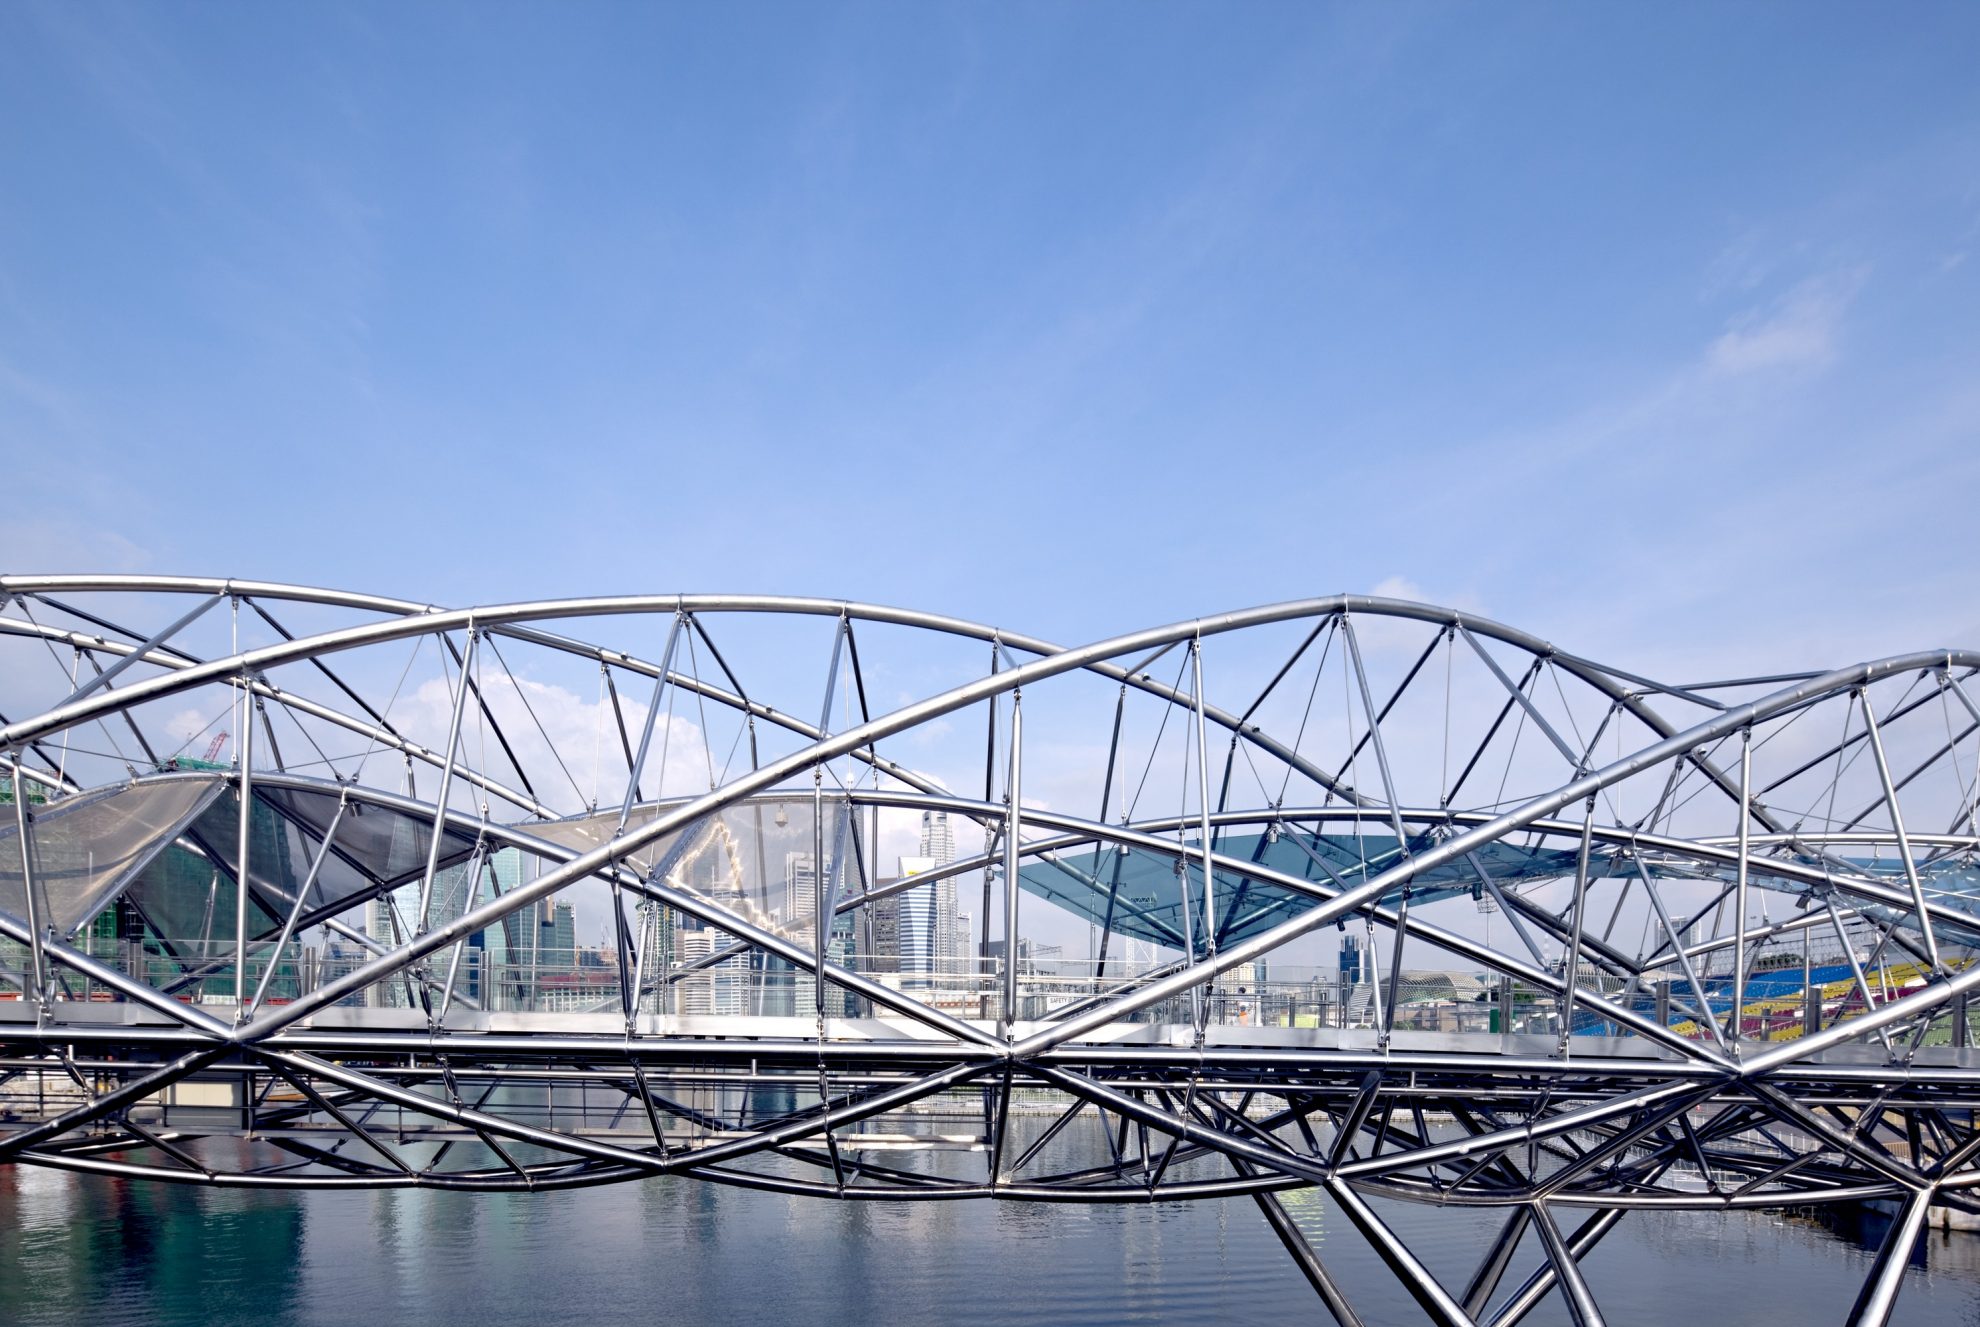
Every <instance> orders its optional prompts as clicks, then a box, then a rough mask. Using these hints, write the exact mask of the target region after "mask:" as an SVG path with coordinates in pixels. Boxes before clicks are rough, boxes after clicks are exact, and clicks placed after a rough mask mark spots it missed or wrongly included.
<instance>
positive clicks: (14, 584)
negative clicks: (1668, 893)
mask: <svg viewBox="0 0 1980 1327" xmlns="http://www.w3.org/2000/svg"><path fill="white" fill-rule="evenodd" d="M213 584H223V585H225V586H226V587H228V589H229V592H230V593H238V594H241V595H243V596H248V595H261V596H263V597H273V598H280V597H289V598H294V599H298V600H301V601H304V602H313V603H331V604H337V605H341V606H346V607H361V608H365V609H367V610H369V611H374V612H381V613H398V614H402V615H406V616H407V617H412V616H421V617H424V618H427V619H429V620H437V619H440V618H447V617H463V616H465V615H466V614H467V613H468V612H472V613H474V614H475V615H477V616H478V617H479V618H480V619H481V620H483V621H484V622H485V623H486V624H487V625H488V626H489V628H490V629H491V630H494V631H497V632H499V633H500V634H504V635H514V636H517V637H518V638H522V639H529V640H532V641H535V642H537V643H541V644H546V645H549V646H551V647H553V648H558V649H565V650H568V651H570V652H574V653H578V654H583V655H588V656H591V657H598V658H605V659H616V660H617V661H619V662H620V663H621V664H622V665H623V666H627V667H629V668H631V667H634V666H635V665H636V664H637V662H638V661H636V660H633V659H631V657H630V656H626V655H623V654H619V653H616V652H613V651H609V650H604V649H601V648H599V647H596V646H587V645H584V644H582V643H579V642H575V641H571V640H569V639H568V638H564V637H559V636H556V635H554V634H553V633H549V632H545V631H541V630H538V629H533V628H531V627H529V626H528V625H527V619H529V618H532V617H535V618H541V619H549V618H556V617H581V616H605V615H611V614H617V613H636V612H658V611H665V609H667V608H668V607H678V608H683V609H684V608H686V607H687V605H689V604H690V603H692V604H693V605H694V608H693V610H690V611H705V612H720V611H734V612H752V611H761V612H785V613H812V614H830V615H832V616H841V615H844V616H850V617H858V618H861V619H872V620H875V621H884V622H894V623H899V624H903V625H909V626H917V627H922V628H927V629H932V630H939V631H944V632H948V633H950V634H954V635H961V636H968V637H974V638H976V639H980V640H998V639H1001V640H1005V641H1008V643H1009V644H1010V645H1012V646H1013V647H1015V648H1018V649H1021V650H1024V651H1025V652H1027V653H1032V654H1037V655H1040V656H1049V655H1054V654H1057V653H1061V652H1063V651H1062V650H1061V647H1058V646H1055V645H1053V644H1051V643H1050V642H1046V641H1040V640H1034V639H1031V638H1028V637H1020V636H1014V635H1012V634H1011V633H1008V632H1001V631H999V630H997V629H994V628H990V627H986V626H982V625H980V624H976V623H970V622H965V621H962V620H960V619H955V618H944V617H938V616H936V615H933V614H925V613H913V612H909V611H906V610H899V609H889V608H885V607H881V606H878V605H871V604H852V603H847V602H844V601H826V600H808V599H797V598H790V597H777V596H680V595H675V596H640V597H633V598H618V599H584V600H552V601H543V602H542V603H538V604H529V605H508V606H502V607H491V608H486V609H478V610H453V611H452V612H449V611H445V610H440V609H436V608H434V607H432V606H430V605H420V604H412V603H408V602H406V601H402V600H390V599H383V598H379V597H376V596H367V595H358V594H352V593H348V592H341V591H328V590H318V589H311V588H308V587H298V586H280V585H272V584H268V583H263V582H241V581H228V582H209V581H206V580H201V579H198V578H173V577H77V576H69V577H20V576H13V577H0V592H4V591H7V590H13V591H14V592H17V593H18V592H22V591H30V590H32V589H34V588H37V587H41V586H47V585H55V586H60V587H63V588H91V589H104V590H133V589H153V590H166V591H179V592H197V591H198V590H200V589H201V588H202V587H205V586H209V585H213ZM209 592H210V591H209ZM1347 608H1352V609H1354V610H1355V611H1359V612H1364V613H1373V614H1381V615H1386V616H1393V617H1401V618H1406V619H1414V620H1418V621H1424V622H1429V623H1434V624H1439V625H1449V624H1457V623H1465V624H1467V626H1466V629H1467V630H1471V629H1476V630H1477V631H1478V632H1481V633H1483V634H1485V635H1487V636H1490V637H1492V638H1494V639H1498V640H1501V641H1504V642H1506V643H1510V644H1513V645H1515V646H1516V647H1517V648H1520V649H1524V650H1527V651H1529V652H1530V653H1533V654H1535V655H1536V656H1540V655H1547V656H1552V655H1554V654H1556V653H1557V652H1556V651H1554V649H1553V647H1552V646H1550V645H1547V644H1546V643H1545V642H1542V641H1539V640H1537V639H1535V638H1533V637H1530V636H1527V635H1525V634H1524V633H1520V632H1518V631H1516V630H1514V629H1512V628H1510V627H1505V626H1503V625H1501V624H1498V623H1493V622H1489V621H1487V620H1485V619H1479V618H1465V617H1463V616H1462V615H1460V614H1456V613H1452V612H1450V611H1449V610H1444V609H1437V608H1432V607H1430V606H1428V605H1423V604H1415V603H1410V602H1407V601H1403V600H1391V599H1377V598H1371V597H1367V596H1360V595H1342V596H1335V597H1334V598H1332V599H1322V600H1304V601H1297V602H1294V603H1290V604H1280V605H1271V606H1268V607H1266V608H1264V609H1254V610H1247V612H1246V613H1244V614H1226V615H1224V617H1225V618H1233V617H1245V618H1249V619H1255V620H1257V621H1279V620H1288V619H1292V618H1298V617H1320V616H1324V615H1325V614H1326V613H1328V612H1333V611H1340V610H1342V609H1347ZM392 626H393V624H392V623H390V622H386V623H378V624H370V625H368V626H365V627H356V628H346V629H344V630H342V631H337V632H330V633H326V634H325V635H324V636H323V637H320V638H316V639H317V640H318V641H319V642H322V643H324V644H325V645H326V646H327V647H328V648H329V649H332V650H334V649H342V648H350V646H351V645H354V644H359V643H363V642H364V641H366V640H372V639H377V638H380V636H381V635H382V636H386V637H389V636H391V635H393V634H404V632H403V629H401V630H400V631H399V632H397V633H395V632H393V631H392V630H391V628H392ZM290 643H293V642H290ZM711 644H712V642H711ZM1165 644H1173V642H1167V643H1165ZM1124 652H1125V651H1124ZM1162 652H1165V651H1162ZM1562 658H1563V659H1564V660H1570V662H1568V663H1567V666H1568V667H1569V670H1570V671H1571V672H1574V673H1575V675H1576V676H1577V677H1578V678H1579V679H1580V680H1582V681H1583V682H1584V683H1586V684H1588V685H1590V686H1593V687H1595V688H1596V689H1597V690H1600V691H1603V692H1604V693H1605V694H1606V695H1608V696H1610V697H1611V699H1619V700H1621V701H1622V703H1624V704H1625V705H1627V706H1628V707H1629V708H1630V709H1631V711H1632V712H1633V713H1636V714H1637V715H1638V717H1639V718H1640V719H1642V720H1643V721H1644V723H1645V724H1646V726H1648V727H1649V728H1650V729H1651V730H1652V731H1653V732H1658V733H1660V734H1663V733H1668V732H1669V725H1668V724H1666V723H1665V722H1664V721H1663V720H1662V719H1661V718H1660V717H1659V716H1657V715H1656V713H1655V711H1653V710H1649V709H1647V708H1646V707H1643V706H1642V705H1641V704H1640V703H1639V702H1638V700H1637V699H1636V698H1635V697H1633V696H1631V695H1629V694H1628V693H1626V692H1625V691H1624V690H1623V689H1622V688H1620V687H1618V686H1617V685H1616V684H1615V683H1614V682H1613V680H1612V679H1611V678H1610V677H1609V676H1608V675H1607V674H1606V673H1604V672H1602V671H1601V670H1600V669H1596V668H1592V667H1587V666H1584V665H1582V664H1580V663H1578V662H1572V661H1571V659H1572V657H1571V656H1562ZM1081 666H1082V667H1087V668H1091V669H1093V670H1094V671H1096V672H1099V673H1100V674H1101V675H1102V676H1106V677H1109V678H1112V679H1114V680H1116V681H1126V682H1128V683H1129V684H1130V685H1133V686H1135V687H1136V688H1137V689H1140V690H1144V691H1148V692H1150V693H1151V694H1155V695H1157V696H1160V697H1161V698H1163V699H1165V700H1167V701H1168V702H1169V703H1171V704H1181V703H1183V698H1182V697H1181V696H1180V694H1179V693H1178V692H1177V691H1176V690H1175V689H1174V688H1167V689H1164V688H1163V687H1161V685H1160V684H1159V683H1154V682H1153V681H1152V680H1151V679H1149V678H1147V677H1146V676H1145V675H1136V674H1135V673H1134V672H1131V671H1130V670H1128V669H1124V668H1122V667H1121V666H1119V665H1117V664H1113V663H1110V662H1109V661H1107V660H1106V659H1105V658H1100V659H1093V660H1089V661H1087V662H1085V663H1083V664H1082V665H1081ZM647 667H650V665H647ZM635 671H638V669H637V668H635ZM725 671H726V670H725ZM711 698H714V697H712V696H711ZM1211 717H1212V718H1213V719H1214V720H1215V721H1216V722H1218V723H1219V724H1221V725H1222V726H1224V727H1226V728H1228V729H1231V730H1232V731H1234V732H1238V733H1239V734H1240V735H1241V736H1242V737H1243V738H1244V740H1246V741H1248V742H1251V743H1254V744H1257V745H1259V746H1261V748H1262V749H1265V750H1267V751H1268V752H1270V753H1272V754H1273V755H1275V756H1277V757H1278V758H1280V759H1282V760H1285V761H1287V762H1288V763H1289V764H1291V765H1292V766H1294V767H1295V768H1298V769H1300V770H1301V772H1303V773H1306V774H1308V775H1309V776H1310V777H1312V778H1313V779H1314V780H1315V781H1316V782H1318V783H1320V784H1321V785H1322V786H1323V787H1325V786H1327V785H1328V779H1327V776H1326V775H1325V774H1324V772H1322V771H1320V770H1319V769H1318V768H1317V767H1313V766H1312V765H1311V764H1310V762H1307V761H1305V760H1304V759H1303V758H1300V757H1299V756H1298V755H1297V754H1296V753H1295V752H1291V751H1288V750H1286V749H1285V748H1283V747H1281V746H1280V745H1279V744H1278V743H1276V742H1275V741H1273V740H1272V739H1271V738H1270V737H1269V736H1268V735H1266V734H1264V733H1262V732H1260V731H1258V730H1257V729H1255V728H1247V727H1246V726H1245V725H1243V724H1242V723H1240V722H1239V721H1238V719H1237V718H1236V717H1235V716H1232V715H1230V714H1228V713H1226V712H1224V711H1222V710H1214V709H1213V710H1212V711H1211ZM0 737H4V734H0ZM1336 791H1337V792H1338V791H1339V790H1336Z"/></svg>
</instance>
